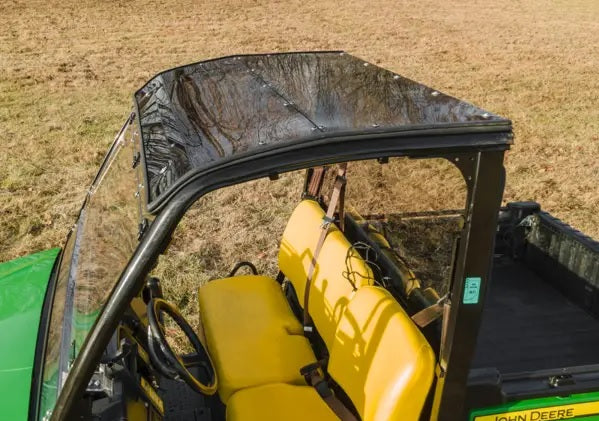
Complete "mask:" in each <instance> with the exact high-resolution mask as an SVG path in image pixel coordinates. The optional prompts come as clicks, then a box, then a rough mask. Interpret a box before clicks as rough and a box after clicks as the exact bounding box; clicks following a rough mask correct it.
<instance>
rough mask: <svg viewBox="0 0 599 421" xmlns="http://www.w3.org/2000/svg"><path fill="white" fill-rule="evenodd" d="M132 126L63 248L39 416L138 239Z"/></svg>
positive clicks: (110, 157)
mask: <svg viewBox="0 0 599 421" xmlns="http://www.w3.org/2000/svg"><path fill="white" fill-rule="evenodd" d="M131 130H132V126H131V125H129V124H127V126H126V127H125V128H124V130H122V132H121V133H120V135H119V136H118V137H117V139H116V140H115V143H114V145H113V147H112V149H111V150H110V152H109V155H108V156H107V158H106V161H105V162H104V165H103V167H102V169H101V170H100V173H99V174H98V176H97V178H96V180H95V181H94V183H93V185H92V186H91V187H90V190H89V193H88V198H87V201H86V203H85V205H84V206H83V208H82V210H81V214H80V216H79V220H78V221H77V224H76V226H75V228H74V229H73V232H72V233H71V235H70V237H69V240H68V242H67V244H66V246H65V248H64V255H63V258H62V262H61V265H60V268H59V271H58V278H57V285H56V292H55V296H54V302H53V306H52V312H51V319H50V329H49V333H48V342H47V348H46V351H45V359H44V367H43V385H42V396H41V406H40V412H39V413H40V418H43V417H44V416H45V415H46V413H47V412H48V411H51V410H52V408H53V407H54V403H55V401H56V397H57V394H58V392H59V391H60V388H61V386H62V385H63V384H64V381H65V379H66V377H67V376H68V370H69V368H70V365H71V364H72V362H73V360H74V359H75V357H76V356H77V354H78V353H79V349H80V348H81V345H82V344H83V341H84V340H85V338H86V336H87V334H88V333H89V331H90V329H91V327H92V326H93V324H94V323H95V321H96V319H97V317H98V315H99V314H100V312H101V311H102V308H103V307H104V305H105V303H106V301H107V300H108V297H109V296H110V293H111V291H112V289H113V288H114V286H115V284H116V282H117V280H118V277H119V275H120V273H121V272H122V271H123V269H124V268H125V265H126V264H127V262H128V261H129V259H130V257H131V254H132V253H133V251H134V249H135V247H136V244H137V232H138V223H139V205H138V199H137V198H136V191H137V190H138V182H137V178H136V174H135V170H134V169H133V168H132V161H133V152H134V148H133V141H132V134H131Z"/></svg>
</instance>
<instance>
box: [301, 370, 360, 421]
mask: <svg viewBox="0 0 599 421" xmlns="http://www.w3.org/2000/svg"><path fill="white" fill-rule="evenodd" d="M319 368H320V363H319V362H316V363H314V364H310V365H307V366H306V367H304V368H302V369H300V373H301V374H302V375H303V376H304V378H305V379H306V382H307V383H308V384H309V385H310V386H312V387H313V388H314V389H316V392H317V393H318V395H319V396H320V397H321V398H322V400H323V401H324V402H325V403H326V404H327V406H328V407H329V408H331V411H333V412H334V413H335V415H337V417H339V419H340V420H341V421H359V420H358V418H356V416H355V415H354V414H353V413H352V412H351V411H350V410H349V409H347V407H346V406H345V405H344V404H343V402H341V401H340V400H339V399H337V397H336V396H335V394H334V393H333V391H332V390H331V389H330V388H329V385H328V383H327V381H326V380H325V379H324V378H323V377H322V376H321V375H320V373H319V372H318V369H319Z"/></svg>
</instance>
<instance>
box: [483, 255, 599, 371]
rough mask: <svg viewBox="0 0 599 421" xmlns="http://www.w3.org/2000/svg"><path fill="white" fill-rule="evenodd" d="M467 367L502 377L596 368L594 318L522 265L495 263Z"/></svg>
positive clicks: (598, 324) (598, 323)
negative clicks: (534, 372) (512, 374)
mask: <svg viewBox="0 0 599 421" xmlns="http://www.w3.org/2000/svg"><path fill="white" fill-rule="evenodd" d="M490 289H491V290H490V291H489V295H488V296H487V297H488V298H487V302H486V305H485V309H484V312H483V318H482V321H481V328H480V332H479V337H478V344H477V349H476V355H475V357H474V360H473V362H472V368H487V367H489V368H490V367H495V368H497V369H498V370H499V372H500V373H502V374H508V373H519V372H529V371H537V370H544V369H556V368H565V367H574V366H580V365H591V364H599V320H597V319H596V318H594V317H593V316H591V315H590V314H589V313H587V312H585V311H584V310H583V309H581V308H580V307H578V306H577V305H576V304H574V303H572V302H571V301H569V300H568V299H567V298H565V297H564V296H563V295H562V294H560V292H559V291H558V290H556V289H555V288H553V287H552V286H551V285H549V284H547V283H546V282H544V281H543V280H542V279H541V278H539V277H538V276H537V275H536V274H535V273H534V272H533V271H531V270H530V269H528V268H527V267H526V266H524V265H523V264H522V263H518V262H515V261H513V260H511V259H509V258H507V257H502V258H499V259H496V260H495V262H494V267H493V275H492V282H491V288H490Z"/></svg>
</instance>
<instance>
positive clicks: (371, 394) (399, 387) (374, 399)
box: [328, 286, 435, 421]
mask: <svg viewBox="0 0 599 421" xmlns="http://www.w3.org/2000/svg"><path fill="white" fill-rule="evenodd" d="M329 351H330V359H329V366H328V371H329V374H330V375H331V377H332V378H333V379H334V380H335V381H336V382H337V383H338V384H339V385H340V386H341V387H342V388H343V390H344V391H345V393H346V394H347V395H348V396H349V398H350V399H351V401H352V403H353V404H354V406H355V408H356V409H357V411H358V412H359V414H360V416H361V418H362V420H363V421H383V420H391V419H397V420H403V421H412V420H414V421H416V420H418V419H419V417H420V412H421V411H422V407H423V405H424V402H425V400H426V397H427V395H428V393H429V389H430V387H431V384H432V381H433V375H434V368H435V355H434V353H433V350H432V349H431V347H430V345H429V343H428V342H427V341H426V339H425V338H424V336H423V335H422V333H420V331H419V330H418V328H417V327H416V326H415V325H414V323H413V322H412V320H411V319H410V317H409V316H408V315H407V314H406V313H405V311H404V310H403V309H402V308H401V307H400V305H399V304H398V303H397V301H396V300H395V299H394V298H393V297H392V296H391V295H390V294H389V292H387V291H386V290H384V289H382V288H379V287H374V286H366V287H363V288H360V289H359V290H358V291H356V293H355V295H354V296H353V298H352V299H351V301H350V302H349V304H348V305H347V308H346V309H345V312H344V313H343V316H342V317H341V320H340V321H339V324H338V327H337V331H336V333H335V341H334V344H333V346H332V348H329Z"/></svg>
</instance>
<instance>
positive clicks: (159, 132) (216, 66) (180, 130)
mask: <svg viewBox="0 0 599 421" xmlns="http://www.w3.org/2000/svg"><path fill="white" fill-rule="evenodd" d="M135 100H136V102H137V107H138V118H139V122H140V127H141V134H142V143H143V149H144V158H145V163H146V171H147V182H148V184H149V186H148V187H149V189H148V195H149V196H148V199H149V202H154V201H156V200H157V199H158V198H159V197H160V196H161V195H162V194H163V193H164V192H165V191H166V190H168V189H170V188H171V187H173V185H174V184H175V183H177V181H178V180H180V179H182V178H183V177H184V176H186V175H188V174H190V173H192V172H196V171H201V170H203V169H206V168H208V167H211V166H214V165H218V164H219V163H222V162H224V161H226V160H230V159H231V158H235V157H237V156H241V155H244V156H247V155H248V154H249V155H251V154H255V153H259V152H261V151H262V150H263V149H265V148H278V147H281V146H285V145H289V144H291V143H297V142H314V141H324V140H325V139H329V138H332V137H339V136H348V137H349V138H351V136H352V135H354V134H355V135H362V136H364V135H365V134H366V135H368V136H372V138H373V139H376V138H377V137H380V136H382V135H385V136H387V137H388V136H389V133H395V132H405V131H407V130H410V131H413V130H419V129H452V131H453V132H454V133H455V129H456V128H457V129H459V130H458V131H460V132H461V131H463V132H464V133H467V132H469V131H472V130H473V129H475V130H480V129H481V127H482V126H484V127H488V126H495V127H496V128H497V129H498V130H499V127H497V126H502V131H510V130H511V128H510V122H509V121H508V120H505V119H503V118H501V117H499V116H497V115H494V114H492V113H489V112H486V111H484V110H482V109H480V108H478V107H475V106H473V105H471V104H469V103H466V102H463V101H460V100H458V99H456V98H453V97H450V96H448V95H445V94H443V93H440V92H437V91H435V90H433V89H431V88H428V87H426V86H423V85H421V84H419V83H416V82H414V81H412V80H409V79H406V78H404V77H402V76H399V75H396V74H394V73H392V72H390V71H387V70H385V69H382V68H380V67H377V66H375V65H372V64H370V63H367V62H364V61H363V60H360V59H358V58H356V57H353V56H351V55H349V54H347V53H343V52H315V53H286V54H266V55H247V56H233V57H225V58H221V59H216V60H210V61H204V62H199V63H195V64H190V65H187V66H183V67H178V68H175V69H172V70H168V71H166V72H163V73H160V74H159V75H157V76H156V77H154V78H153V79H151V80H150V81H149V82H148V83H147V84H146V85H145V86H144V87H143V88H142V89H140V90H139V91H138V92H137V93H136V94H135ZM439 133H442V130H440V132H439ZM423 142H425V140H423ZM502 143H503V144H505V143H506V141H505V140H503V141H502Z"/></svg>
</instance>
